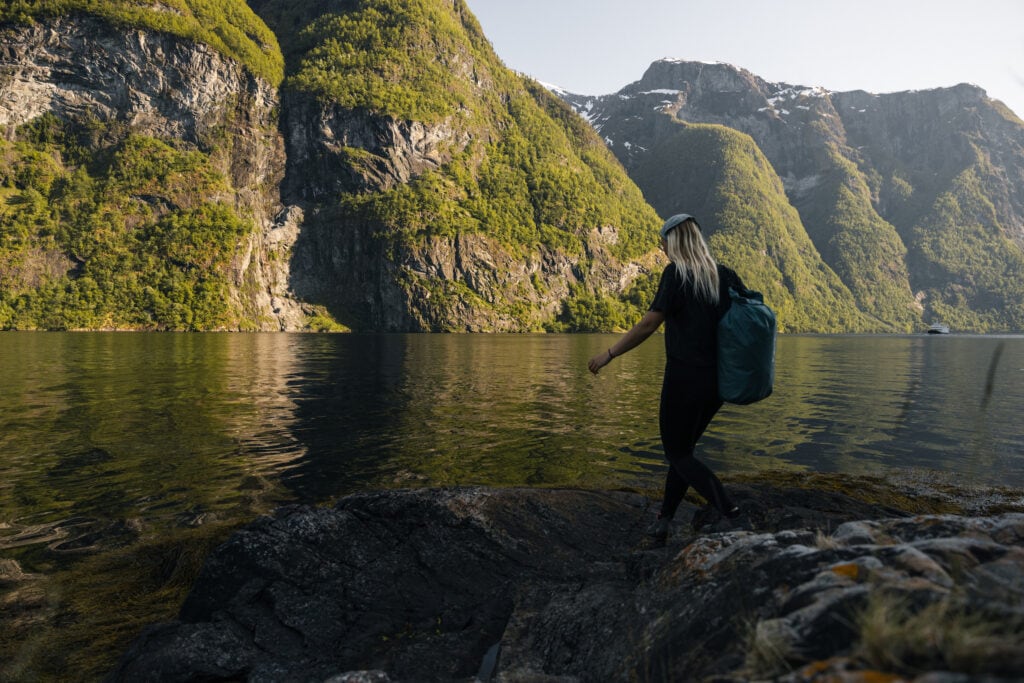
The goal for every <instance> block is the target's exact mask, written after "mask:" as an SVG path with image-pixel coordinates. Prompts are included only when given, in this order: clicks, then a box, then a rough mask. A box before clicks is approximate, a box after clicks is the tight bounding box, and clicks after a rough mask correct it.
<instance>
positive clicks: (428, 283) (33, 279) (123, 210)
mask: <svg viewBox="0 0 1024 683" xmlns="http://www.w3.org/2000/svg"><path fill="white" fill-rule="evenodd" d="M0 30H2V31H3V32H4V46H5V47H4V49H3V50H2V51H0V71H2V73H4V74H8V76H6V77H5V78H6V79H7V80H6V81H5V83H4V92H5V98H4V99H3V101H2V102H0V125H3V126H4V130H5V135H4V136H3V137H4V138H5V139H4V141H3V142H2V143H0V145H2V146H3V152H4V154H3V155H2V156H0V186H2V189H0V192H2V195H0V201H2V203H0V230H2V231H3V233H2V235H3V241H2V242H0V328H2V327H6V328H45V329H62V328H84V329H96V328H117V329H121V328H127V329H140V328H141V329H303V328H312V329H337V328H340V327H349V328H352V329H368V330H370V329H372V330H391V331H421V330H479V331H485V330H507V331H526V330H540V329H551V330H563V329H568V330H572V329H609V328H612V327H621V326H623V325H626V324H628V323H629V322H630V321H631V320H632V319H633V318H635V317H636V315H637V313H638V311H637V309H638V308H639V306H640V305H641V297H639V296H638V295H636V293H635V290H636V288H637V287H639V288H641V289H643V290H644V291H646V289H649V288H650V282H651V280H652V277H653V276H652V271H656V270H657V269H658V267H659V266H658V261H657V259H656V256H657V250H656V235H654V229H655V228H656V226H657V224H658V222H659V219H658V217H657V215H656V214H655V212H654V211H653V209H652V208H651V207H650V206H649V205H647V204H646V203H645V202H644V200H643V197H642V195H641V193H640V191H639V189H638V188H637V187H636V186H635V185H634V184H633V182H632V181H631V180H630V179H629V178H628V176H627V175H626V173H625V171H624V170H623V168H622V167H621V165H620V164H619V163H618V162H617V161H616V159H615V158H614V156H613V155H612V154H611V153H610V152H609V151H608V150H607V149H606V148H605V146H604V144H603V143H602V142H601V140H600V138H598V137H597V136H596V134H595V133H594V132H593V131H592V130H591V129H590V127H589V126H588V125H586V123H585V122H583V121H582V120H581V119H579V117H577V116H576V115H575V114H574V113H573V112H572V110H571V109H570V108H569V107H568V106H566V105H565V104H564V103H562V102H561V101H560V100H559V99H557V98H556V97H554V96H553V95H551V94H550V93H549V92H548V91H547V90H545V89H544V88H542V87H541V86H539V85H538V84H536V83H535V82H533V81H530V80H527V79H524V78H522V77H520V76H518V75H516V74H514V73H512V72H511V71H509V70H508V69H506V68H505V67H504V66H503V65H502V64H501V62H500V61H499V60H498V58H497V57H496V56H495V55H494V52H493V50H492V49H491V47H490V44H489V43H488V41H487V40H486V38H485V37H484V35H483V33H482V32H481V30H480V27H479V25H478V24H477V22H476V20H475V18H473V16H472V15H471V14H470V13H469V12H468V10H467V9H466V7H465V5H464V3H463V2H461V0H454V1H452V0H405V1H398V0H364V1H356V0H317V1H313V0H308V1H307V2H302V1H296V0H290V1H289V2H281V1H279V0H253V2H251V3H250V4H249V5H246V4H245V3H243V2H241V0H161V1H160V2H157V3H151V4H138V3H136V2H132V1H130V0H103V1H100V2H97V1H95V0H57V1H56V2H47V3H41V2H33V1H31V0H24V1H20V2H17V3H8V5H7V6H6V7H5V8H4V9H2V10H0Z"/></svg>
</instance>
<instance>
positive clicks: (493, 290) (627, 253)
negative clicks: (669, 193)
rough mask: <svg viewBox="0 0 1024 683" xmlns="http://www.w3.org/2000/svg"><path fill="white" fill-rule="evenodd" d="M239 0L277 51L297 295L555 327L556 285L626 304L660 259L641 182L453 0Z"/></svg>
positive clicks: (403, 314) (422, 324)
mask: <svg viewBox="0 0 1024 683" xmlns="http://www.w3.org/2000/svg"><path fill="white" fill-rule="evenodd" d="M251 5H252V7H253V8H254V9H255V10H256V11H257V12H258V13H259V14H260V15H261V16H262V17H263V18H264V19H265V20H266V21H267V23H268V25H269V26H270V27H271V28H273V29H275V30H276V31H277V32H278V33H279V35H280V36H281V40H282V47H283V50H284V54H285V56H286V72H287V79H286V81H285V87H284V88H283V90H282V104H283V107H282V110H283V123H284V125H283V129H284V131H285V137H286V147H287V159H288V162H287V173H286V177H285V180H284V184H283V196H284V200H285V202H286V203H289V204H294V205H296V206H300V207H301V208H302V210H303V212H304V216H305V220H304V223H303V229H302V232H301V234H300V236H299V239H298V241H297V242H296V244H295V249H294V258H293V260H292V263H291V266H292V267H291V280H290V283H291V287H292V289H293V290H294V291H295V292H296V293H297V294H298V295H299V296H301V297H302V298H303V299H305V300H308V301H316V302H320V303H323V304H324V305H326V306H327V308H328V310H330V311H331V313H332V314H333V315H334V316H335V317H336V318H337V319H338V320H340V321H342V322H344V323H345V324H347V325H349V326H351V327H353V328H355V329H376V330H388V331H428V330H429V331H438V330H444V331H529V330H540V329H553V328H557V326H559V325H561V324H568V325H570V326H571V325H572V321H566V322H560V318H561V317H563V302H564V301H565V300H566V299H567V298H570V297H571V296H573V295H574V294H575V295H580V294H583V295H585V296H592V297H596V298H604V299H607V300H609V301H613V302H615V305H620V304H618V302H616V299H617V297H618V296H619V295H620V294H622V293H623V292H624V291H625V290H626V289H627V288H628V286H629V285H630V284H631V283H632V282H633V280H634V279H635V278H636V277H637V276H638V275H643V274H645V273H649V272H650V271H651V270H653V269H655V268H656V267H657V262H656V259H655V253H656V252H655V251H654V249H653V248H654V247H655V246H656V244H655V240H654V239H653V235H654V232H653V231H654V228H655V227H656V225H657V223H658V218H657V216H656V215H655V214H654V212H653V211H652V210H651V209H650V207H649V206H647V205H646V204H645V203H644V202H643V199H642V197H641V195H640V193H639V191H638V190H637V188H636V187H635V186H633V185H632V183H631V182H630V181H629V180H628V178H627V177H626V175H625V174H624V173H623V172H622V170H621V168H620V167H618V164H617V163H616V162H615V161H614V159H613V158H612V157H611V156H610V155H609V154H608V153H607V151H606V150H604V149H603V146H602V145H601V144H600V142H599V140H598V139H597V138H596V137H595V136H594V134H593V132H592V131H590V130H588V129H586V127H583V126H579V124H578V121H577V120H576V118H575V117H574V116H571V115H569V114H571V112H569V111H568V110H567V109H566V108H565V107H564V105H562V104H561V103H560V102H558V101H557V100H555V99H554V98H552V97H551V96H550V95H549V94H548V93H547V92H545V91H543V90H542V89H540V88H538V87H536V86H531V85H530V84H529V83H527V82H525V81H524V80H522V79H521V78H519V77H517V76H515V75H513V74H512V73H511V72H509V71H508V70H507V69H505V67H504V66H503V65H502V64H501V63H500V61H498V59H497V57H496V56H495V55H494V53H493V51H492V50H491V48H490V45H489V43H487V41H486V39H485V38H484V37H483V34H482V33H481V32H480V28H479V25H478V24H477V23H476V20H475V19H474V18H473V17H472V15H471V14H470V13H469V12H468V10H467V9H466V7H465V5H464V4H463V3H462V2H460V1H454V2H438V1H436V0H432V1H430V2H414V3H399V2H391V1H384V2H373V3H368V2H356V3H352V2H342V1H340V0H338V1H335V2H326V3H320V4H317V5H302V6H300V7H295V6H293V4H292V3H284V2H278V1H276V0H259V1H254V2H252V3H251ZM338 44H348V45H357V46H359V49H361V50H362V51H363V53H364V54H365V55H367V56H366V57H365V58H360V59H359V60H353V59H351V58H350V55H347V54H343V51H338V50H337V49H336V48H335V46H336V45H338ZM379 55H386V61H384V59H385V58H384V57H380V59H381V61H380V63H379V64H377V63H376V62H374V60H375V59H378V56H379ZM438 68H440V71H437V72H436V73H435V70H436V69H438ZM381 71H383V72H386V73H388V74H389V76H388V77H387V78H381V77H380V72H381ZM624 315H625V314H624ZM623 322H625V321H623ZM623 322H617V321H611V320H609V321H606V323H605V324H606V325H607V326H609V327H611V326H615V325H616V324H623Z"/></svg>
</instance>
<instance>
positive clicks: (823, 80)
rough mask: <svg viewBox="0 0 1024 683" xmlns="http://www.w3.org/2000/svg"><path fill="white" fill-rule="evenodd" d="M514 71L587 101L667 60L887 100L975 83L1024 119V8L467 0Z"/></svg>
mask: <svg viewBox="0 0 1024 683" xmlns="http://www.w3.org/2000/svg"><path fill="white" fill-rule="evenodd" d="M466 2H467V4H468V5H469V8H470V9H471V10H472V12H473V13H474V14H475V15H476V17H477V19H479V20H480V24H481V25H482V26H483V29H484V33H486V34H487V37H488V38H490V40H491V43H492V44H493V45H494V49H495V51H496V52H497V53H498V56H499V57H501V59H502V61H504V62H505V65H506V66H508V67H509V68H512V69H515V70H517V71H521V72H523V73H526V74H528V75H530V76H532V77H534V78H536V79H538V80H540V81H544V82H545V83H550V84H553V85H557V86H560V87H563V88H565V89H566V90H569V91H571V92H576V93H581V94H586V95H603V94H607V93H611V92H615V91H617V90H619V89H620V88H622V87H623V86H625V85H627V84H629V83H632V82H633V81H635V80H638V79H639V78H640V77H641V76H642V75H643V73H644V71H645V70H646V69H647V67H648V66H649V65H650V63H651V62H653V61H655V60H657V59H661V58H662V57H675V58H679V59H689V60H696V61H720V62H728V63H730V64H734V65H736V66H739V67H742V68H744V69H747V70H748V71H751V72H753V73H754V74H756V75H758V76H760V77H762V78H764V79H765V80H768V81H781V82H786V83H790V84H792V85H808V86H822V87H824V88H826V89H828V90H833V91H843V90H867V91H869V92H876V93H883V92H893V91H897V90H922V89H927V88H937V87H946V86H951V85H956V84H957V83H963V82H967V83H974V84H975V85H978V86H981V87H982V88H984V89H985V90H986V91H987V92H988V94H989V97H994V98H996V99H1000V100H1002V101H1003V102H1005V103H1006V104H1007V105H1009V107H1010V108H1011V109H1013V110H1014V111H1015V112H1016V113H1017V114H1018V115H1019V116H1021V117H1022V118H1024V0H956V1H954V0H466Z"/></svg>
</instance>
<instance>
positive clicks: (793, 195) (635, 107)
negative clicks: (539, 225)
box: [558, 60, 1024, 329]
mask: <svg viewBox="0 0 1024 683" xmlns="http://www.w3.org/2000/svg"><path fill="white" fill-rule="evenodd" d="M558 94H559V95H560V96H561V97H562V98H563V99H564V100H565V101H567V102H569V103H570V104H571V105H572V106H573V107H574V108H575V109H576V110H577V111H579V112H580V113H581V114H582V115H583V116H585V117H586V118H587V120H588V121H590V122H591V124H592V125H593V126H594V127H595V128H596V129H597V130H598V131H599V132H600V134H601V135H602V137H604V139H605V141H606V143H607V144H608V146H609V148H610V149H611V150H612V151H613V152H615V154H616V156H617V157H618V158H619V160H620V161H621V162H622V163H623V165H624V166H625V167H626V168H627V170H629V172H630V174H631V176H632V177H633V178H634V179H635V180H636V182H637V183H638V184H639V185H640V186H641V189H643V190H644V194H645V196H646V197H647V198H648V199H649V201H651V203H652V205H653V206H654V207H655V209H657V210H658V212H659V213H660V214H662V215H668V214H670V213H674V212H676V211H678V210H680V209H679V208H678V207H679V204H680V202H681V201H685V202H686V205H687V206H692V207H694V211H701V210H705V211H706V212H707V213H708V214H710V215H707V223H708V224H709V226H714V224H715V223H716V222H717V221H719V220H721V221H722V222H723V223H724V224H725V225H722V226H714V227H715V228H717V227H727V226H728V223H729V222H730V220H727V219H731V221H733V222H734V221H735V211H733V212H732V213H727V212H725V211H722V210H720V209H718V208H717V207H715V206H714V205H713V204H709V205H706V206H705V204H706V203H707V198H706V195H707V192H705V191H703V189H702V190H701V191H694V192H689V191H688V189H687V186H686V185H687V183H684V182H683V180H684V177H683V175H684V174H683V173H682V172H681V171H680V169H679V164H680V163H681V157H682V158H683V160H685V158H687V157H691V158H698V159H700V161H701V163H704V157H703V156H702V154H703V152H702V151H701V150H700V149H697V148H696V147H694V146H690V147H688V148H687V149H682V150H678V151H677V153H676V154H675V155H669V156H666V155H664V154H663V153H662V150H664V149H665V148H666V146H671V144H672V140H673V139H674V138H675V137H676V136H678V135H679V133H680V129H681V127H680V124H681V123H682V124H699V125H714V126H724V127H726V128H729V129H731V130H735V131H738V132H740V133H742V134H745V135H749V136H750V138H752V139H753V141H754V142H755V143H756V145H757V147H758V148H759V149H760V151H761V152H763V154H764V155H765V157H767V159H768V161H770V162H771V165H772V167H773V168H774V170H775V173H777V174H778V177H779V179H780V180H781V181H782V184H783V186H784V189H785V193H786V197H787V198H788V201H789V203H790V204H791V205H792V206H793V207H794V208H795V209H796V210H797V212H798V213H799V220H800V221H801V222H802V227H803V228H804V229H806V232H807V234H808V235H809V236H810V238H811V240H812V241H813V243H814V247H815V248H816V249H817V251H818V252H819V253H820V254H821V257H822V258H823V259H824V260H825V262H826V263H827V264H828V266H829V267H831V268H832V269H833V270H834V271H835V272H836V273H837V274H838V275H839V277H840V278H841V279H842V281H843V283H844V284H845V285H846V286H847V287H848V288H849V289H850V290H851V291H852V292H853V294H854V296H855V297H856V299H857V303H858V306H859V307H860V308H861V309H862V310H863V311H864V312H866V313H868V314H869V315H873V316H875V317H878V318H879V319H882V320H888V321H891V322H895V323H897V324H905V323H907V322H910V321H912V319H913V318H915V317H918V316H920V315H921V314H922V312H923V315H924V318H925V319H928V318H937V317H940V316H946V317H950V318H953V317H959V318H960V319H961V320H963V321H964V323H965V324H966V323H967V321H971V322H970V324H971V325H972V326H973V327H974V329H982V328H983V327H984V326H985V325H990V326H991V328H992V329H997V328H998V329H1019V328H1020V325H1021V323H1022V319H1021V315H1022V312H1021V311H1020V310H1019V309H1018V308H1017V306H1016V303H1015V296H1011V297H1007V298H1006V299H1005V300H1003V301H998V300H999V299H1000V297H1001V293H1002V290H1003V289H1004V285H1003V284H1000V282H1001V281H1002V278H1001V277H999V276H993V277H991V278H989V277H988V276H984V275H982V276H979V273H980V272H983V271H986V270H995V271H1002V270H1004V269H1005V270H1007V271H1011V272H1018V271H1019V270H1020V268H1021V267H1022V265H1021V264H1022V263H1024V170H1022V169H1024V123H1022V122H1021V120H1020V119H1019V118H1018V117H1017V116H1016V115H1014V114H1013V113H1012V112H1010V110H1009V109H1007V108H1006V107H1005V106H1004V105H1003V104H1002V103H1000V102H997V101H994V100H991V99H989V98H988V97H987V96H986V94H985V92H984V91H983V90H981V89H980V88H978V87H976V86H972V85H968V84H961V85H957V86H955V87H950V88H938V89H934V90H926V91H912V92H896V93H889V94H882V95H878V94H872V93H867V92H863V91H853V92H842V93H837V92H830V91H827V90H825V89H823V88H820V87H806V86H801V85H792V84H787V83H770V82H767V81H765V80H764V79H762V78H760V77H758V76H756V75H754V74H752V73H750V72H749V71H746V70H744V69H740V68H737V67H734V66H731V65H729V64H722V63H714V64H711V63H702V62H687V61H678V60H662V61H659V62H655V63H653V64H652V65H651V66H650V67H649V69H648V70H647V72H646V73H645V74H644V75H643V77H642V78H641V79H640V80H638V81H636V82H635V83H632V84H630V85H628V86H626V87H625V88H623V89H622V90H621V91H619V92H618V93H615V94H612V95H605V96H601V97H588V96H584V95H576V94H572V93H565V92H559V93H558ZM706 173H709V174H711V173H714V169H713V168H709V169H707V170H706ZM673 175H674V176H675V177H676V179H677V182H676V183H675V184H669V183H668V181H667V180H665V177H666V176H673ZM686 180H687V181H688V180H689V179H686ZM730 182H732V183H733V185H735V181H729V180H727V179H724V178H723V179H720V180H719V186H720V187H723V188H724V191H733V192H734V191H735V189H736V188H735V186H733V187H732V189H729V184H730ZM690 184H692V183H690ZM748 201H749V200H748ZM716 212H717V213H720V214H721V215H716ZM957 230H960V231H961V232H963V231H964V230H966V231H967V232H968V233H969V234H970V235H971V237H970V238H969V240H967V241H972V240H974V239H977V240H978V241H979V242H980V243H985V244H987V245H988V246H987V247H986V248H985V250H986V251H988V252H989V253H996V254H998V256H997V257H996V259H997V260H998V261H999V265H998V266H997V267H996V268H995V269H991V268H986V267H985V266H984V265H982V262H983V261H984V259H980V260H979V261H978V262H976V263H970V262H971V260H972V258H973V256H971V255H970V254H969V253H968V248H967V247H966V241H965V240H963V239H962V238H961V239H960V241H959V246H958V247H955V249H957V250H959V251H960V254H959V256H956V257H955V256H953V254H952V253H946V252H947V251H952V250H953V249H954V247H953V246H952V243H953V242H954V241H955V238H952V237H951V235H953V234H955V232H956V231H957ZM748 239H749V237H748ZM768 256H769V257H771V253H770V251H769V253H768ZM979 258H980V257H979ZM957 260H959V261H960V263H959V264H957V263H956V261H957ZM994 301H996V302H997V303H995V305H993V303H994ZM922 306H923V309H922V308H921V307H922ZM910 312H913V315H912V316H911V317H908V315H909V314H910ZM975 314H976V315H975ZM996 320H998V321H999V322H998V323H995V322H994V321H996Z"/></svg>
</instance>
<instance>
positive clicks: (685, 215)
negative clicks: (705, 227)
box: [660, 213, 700, 237]
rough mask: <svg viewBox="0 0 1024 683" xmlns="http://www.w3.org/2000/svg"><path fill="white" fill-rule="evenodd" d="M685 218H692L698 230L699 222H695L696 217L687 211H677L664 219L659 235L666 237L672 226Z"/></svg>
mask: <svg viewBox="0 0 1024 683" xmlns="http://www.w3.org/2000/svg"><path fill="white" fill-rule="evenodd" d="M687 219H690V220H692V221H693V223H694V225H696V226H697V229H698V230H700V223H698V222H697V219H696V218H694V217H693V216H691V215H690V214H688V213H677V214H676V215H675V216H672V218H669V219H668V220H667V221H665V225H663V226H661V230H660V234H661V236H662V237H666V236H667V235H668V233H669V232H671V231H672V228H674V227H676V226H677V225H679V224H680V223H682V222H683V221H685V220H687Z"/></svg>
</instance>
